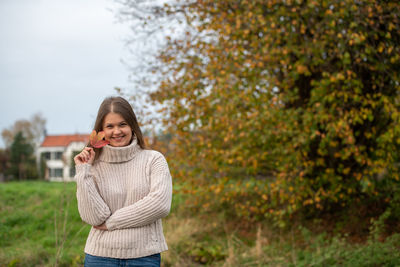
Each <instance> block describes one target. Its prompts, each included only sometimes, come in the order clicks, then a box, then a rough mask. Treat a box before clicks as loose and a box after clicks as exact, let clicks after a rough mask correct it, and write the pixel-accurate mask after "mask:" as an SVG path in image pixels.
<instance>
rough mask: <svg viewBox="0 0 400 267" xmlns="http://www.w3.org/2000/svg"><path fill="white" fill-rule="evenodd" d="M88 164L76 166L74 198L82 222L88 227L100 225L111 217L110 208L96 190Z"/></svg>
mask: <svg viewBox="0 0 400 267" xmlns="http://www.w3.org/2000/svg"><path fill="white" fill-rule="evenodd" d="M91 168H92V166H91V165H90V164H80V165H77V166H76V175H75V179H76V185H77V190H76V198H77V200H78V210H79V214H80V216H81V218H82V220H83V221H84V222H86V223H88V224H90V225H100V224H102V223H104V221H105V220H106V219H107V218H108V217H109V216H110V215H111V211H110V208H109V207H108V206H107V204H106V203H105V202H104V200H103V198H102V197H101V195H100V193H99V191H98V190H97V187H96V184H95V181H94V179H93V175H92V174H91V171H90V170H91Z"/></svg>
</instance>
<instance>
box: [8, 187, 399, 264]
mask: <svg viewBox="0 0 400 267" xmlns="http://www.w3.org/2000/svg"><path fill="white" fill-rule="evenodd" d="M75 186H76V185H75V183H48V182H12V183H6V184H0V203H1V205H0V248H1V249H0V266H24V267H25V266H82V262H83V257H84V256H83V255H84V254H83V248H84V245H85V241H86V237H87V234H88V232H89V230H90V227H89V226H88V225H86V224H85V223H83V222H82V221H81V219H80V217H79V214H78V210H77V203H76V198H75ZM175 189H179V187H175ZM186 197H190V196H184V195H181V194H174V198H173V206H172V209H171V214H170V215H169V216H168V217H167V218H166V219H164V220H163V221H164V223H163V224H164V232H165V236H166V239H167V243H168V245H169V251H167V252H164V253H163V254H162V258H163V260H162V265H163V266H174V267H175V266H178V267H179V266H185V267H186V266H321V267H322V266H400V234H393V235H392V236H389V237H387V238H386V239H385V240H382V237H381V235H380V233H381V232H382V228H383V227H384V220H385V218H386V217H387V216H388V214H385V215H384V216H382V218H381V219H380V220H376V221H375V222H374V223H373V224H372V226H371V229H370V230H371V231H370V234H369V235H368V236H367V237H366V238H365V239H366V240H367V241H366V242H364V243H356V244H353V243H349V242H348V241H347V240H348V239H347V238H346V236H340V235H335V236H333V237H332V236H331V235H328V234H326V233H319V234H316V233H313V232H312V231H310V230H308V229H306V228H304V227H296V228H293V229H291V230H289V231H282V230H279V229H274V228H271V227H270V226H269V225H268V224H267V223H265V224H257V225H254V226H251V227H248V226H247V227H243V226H242V225H241V222H234V221H232V220H231V219H230V218H227V217H225V216H226V215H224V214H222V213H209V214H204V213H198V212H192V211H191V210H190V209H188V208H186V207H185V204H184V203H185V198H186ZM385 216H386V217H385Z"/></svg>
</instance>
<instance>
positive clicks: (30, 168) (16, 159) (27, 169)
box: [7, 132, 37, 180]
mask: <svg viewBox="0 0 400 267" xmlns="http://www.w3.org/2000/svg"><path fill="white" fill-rule="evenodd" d="M9 162H10V163H9V165H10V166H9V169H7V173H8V174H10V175H12V176H13V177H14V179H18V180H25V179H36V178H37V170H36V164H35V157H34V148H33V146H32V144H30V143H29V142H28V141H27V139H26V138H25V137H24V135H23V134H22V132H18V133H17V134H16V135H15V137H14V140H13V143H12V144H11V146H10V158H9Z"/></svg>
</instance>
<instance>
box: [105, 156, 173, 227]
mask: <svg viewBox="0 0 400 267" xmlns="http://www.w3.org/2000/svg"><path fill="white" fill-rule="evenodd" d="M171 200H172V178H171V174H170V172H169V168H168V164H167V161H166V160H165V158H164V156H163V155H162V154H157V156H156V157H155V158H154V159H153V161H152V163H151V171H150V192H149V194H148V195H146V196H145V197H144V198H142V199H141V200H139V201H137V202H136V203H134V204H132V205H129V206H126V207H123V208H121V209H119V210H117V211H116V212H115V213H114V214H112V215H111V216H110V217H109V218H108V219H107V221H106V227H107V229H108V230H110V231H111V230H115V229H124V228H133V227H140V226H144V225H148V224H151V223H153V222H155V221H157V220H158V219H161V218H164V217H165V216H167V215H168V213H169V211H170V209H171Z"/></svg>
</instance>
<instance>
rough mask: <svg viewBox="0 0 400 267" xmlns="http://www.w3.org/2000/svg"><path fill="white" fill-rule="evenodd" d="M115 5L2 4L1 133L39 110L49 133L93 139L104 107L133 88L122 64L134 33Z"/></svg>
mask: <svg viewBox="0 0 400 267" xmlns="http://www.w3.org/2000/svg"><path fill="white" fill-rule="evenodd" d="M114 7H115V4H114V3H113V2H112V1H111V0H85V1H82V0H1V1H0V38H1V42H0V91H1V96H0V131H1V130H3V129H4V128H9V127H10V126H11V125H12V124H13V123H14V122H15V121H16V120H19V119H29V118H30V117H31V115H33V114H34V113H36V112H41V113H42V114H43V116H44V117H45V118H46V119H47V124H46V128H47V132H48V134H73V133H88V134H89V133H90V129H91V128H92V126H93V124H94V119H95V116H96V113H97V109H98V107H99V105H100V103H101V101H102V100H103V99H104V98H105V97H106V96H109V95H115V94H116V92H115V90H114V87H122V88H129V81H128V76H129V74H130V73H129V71H128V69H127V67H126V66H124V65H123V64H122V63H121V59H123V58H124V57H126V56H127V55H128V54H129V53H128V51H127V49H126V48H124V42H123V39H124V38H125V37H126V35H127V33H128V32H129V30H128V25H122V24H119V23H117V22H116V18H115V14H114V13H112V12H111V11H109V10H108V9H110V8H114ZM131 63H132V62H131ZM0 139H1V138H0ZM3 146H4V144H3V141H2V140H1V141H0V147H3Z"/></svg>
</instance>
